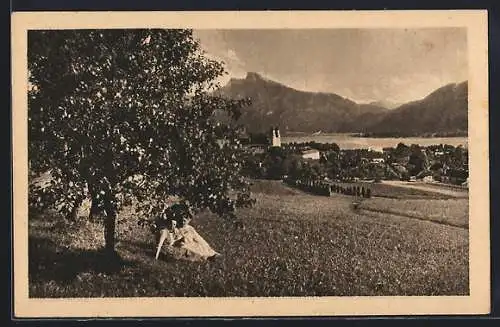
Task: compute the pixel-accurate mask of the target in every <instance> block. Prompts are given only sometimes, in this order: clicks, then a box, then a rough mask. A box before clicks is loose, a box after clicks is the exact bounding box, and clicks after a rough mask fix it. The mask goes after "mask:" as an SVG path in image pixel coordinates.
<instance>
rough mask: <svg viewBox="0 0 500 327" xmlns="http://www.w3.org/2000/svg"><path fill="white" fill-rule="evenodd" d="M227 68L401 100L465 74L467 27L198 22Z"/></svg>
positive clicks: (234, 73)
mask: <svg viewBox="0 0 500 327" xmlns="http://www.w3.org/2000/svg"><path fill="white" fill-rule="evenodd" d="M195 37H197V38H198V39H199V40H200V43H201V45H202V48H203V49H204V50H205V51H206V52H207V54H208V55H209V56H211V57H213V58H216V59H219V60H222V61H224V63H225V65H226V70H227V72H228V76H227V77H226V80H223V81H222V82H223V83H224V82H227V79H229V78H230V77H236V78H243V77H244V76H245V75H246V73H247V72H258V73H260V74H262V75H263V76H265V77H267V78H269V79H273V80H276V81H278V82H281V83H283V84H286V85H288V86H291V87H293V88H296V89H299V90H305V91H318V92H333V93H337V94H339V95H342V96H345V97H348V98H350V99H352V100H355V101H358V102H369V101H393V102H406V101H411V100H416V99H420V98H422V97H424V96H426V95H427V94H429V93H430V92H432V91H433V90H435V89H436V88H438V87H441V86H443V85H445V84H447V83H451V82H461V81H464V80H466V79H467V36H466V30H465V29H459V28H446V29H444V28H440V29H422V28H420V29H330V30H326V29H314V30H313V29H309V30H290V29H287V30H285V29H283V30H196V31H195Z"/></svg>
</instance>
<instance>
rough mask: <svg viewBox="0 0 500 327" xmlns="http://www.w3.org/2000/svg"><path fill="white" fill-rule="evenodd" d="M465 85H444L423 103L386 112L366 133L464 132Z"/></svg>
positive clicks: (465, 117)
mask: <svg viewBox="0 0 500 327" xmlns="http://www.w3.org/2000/svg"><path fill="white" fill-rule="evenodd" d="M467 87H468V83H467V82H466V81H465V82H462V83H458V84H455V83H453V84H448V85H445V86H443V87H441V88H439V89H437V90H435V91H434V92H432V93H431V94H429V95H428V96H426V97H425V98H423V99H422V100H418V101H412V102H409V103H406V104H403V105H401V106H399V107H398V108H396V109H394V110H392V111H390V112H388V113H386V114H385V115H384V117H383V118H382V119H380V120H379V121H378V122H377V123H375V124H373V125H371V126H367V129H366V131H367V132H371V133H376V134H381V133H394V134H398V135H407V134H410V135H413V134H415V135H416V134H432V133H439V134H445V133H458V132H467V127H468V124H467V123H468V119H467V113H468V110H467V109H468V103H467V98H468V92H467V91H468V90H467Z"/></svg>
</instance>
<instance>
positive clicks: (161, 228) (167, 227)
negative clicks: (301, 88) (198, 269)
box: [155, 201, 218, 261]
mask: <svg viewBox="0 0 500 327" xmlns="http://www.w3.org/2000/svg"><path fill="white" fill-rule="evenodd" d="M193 216H194V214H193V211H192V209H191V206H190V204H189V202H187V201H185V202H181V203H178V204H174V205H172V206H170V207H168V208H167V209H166V210H165V211H164V212H163V213H162V214H161V215H160V216H159V217H158V218H157V219H156V221H155V235H156V242H157V244H158V246H157V249H156V256H155V258H156V259H158V257H159V255H160V252H161V249H162V246H163V243H164V242H165V241H167V244H168V245H169V246H170V247H171V248H170V251H169V252H171V253H170V254H171V255H172V256H174V257H176V258H182V259H187V260H193V261H197V260H205V259H210V258H214V257H215V256H216V255H218V253H217V252H215V251H214V250H213V249H212V248H211V247H210V246H209V245H208V243H207V242H205V240H204V239H203V238H202V237H201V236H200V235H199V234H198V233H197V232H196V230H195V229H194V228H193V227H192V226H190V225H189V223H190V222H191V220H192V218H193Z"/></svg>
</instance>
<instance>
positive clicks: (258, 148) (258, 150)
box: [246, 144, 267, 154]
mask: <svg viewBox="0 0 500 327" xmlns="http://www.w3.org/2000/svg"><path fill="white" fill-rule="evenodd" d="M246 148H247V149H248V150H249V151H250V152H251V153H253V154H262V153H264V152H266V151H267V146H266V145H263V144H251V145H248V146H246Z"/></svg>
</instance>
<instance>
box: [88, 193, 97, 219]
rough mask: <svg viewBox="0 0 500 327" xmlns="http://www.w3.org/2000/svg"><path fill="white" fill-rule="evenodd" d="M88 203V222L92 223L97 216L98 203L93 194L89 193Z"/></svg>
mask: <svg viewBox="0 0 500 327" xmlns="http://www.w3.org/2000/svg"><path fill="white" fill-rule="evenodd" d="M90 201H91V206H90V212H89V221H94V218H95V216H96V215H97V214H99V203H98V200H97V198H96V196H95V194H94V192H90Z"/></svg>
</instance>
